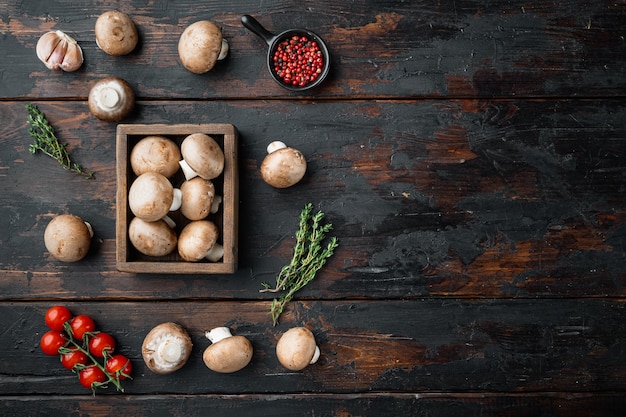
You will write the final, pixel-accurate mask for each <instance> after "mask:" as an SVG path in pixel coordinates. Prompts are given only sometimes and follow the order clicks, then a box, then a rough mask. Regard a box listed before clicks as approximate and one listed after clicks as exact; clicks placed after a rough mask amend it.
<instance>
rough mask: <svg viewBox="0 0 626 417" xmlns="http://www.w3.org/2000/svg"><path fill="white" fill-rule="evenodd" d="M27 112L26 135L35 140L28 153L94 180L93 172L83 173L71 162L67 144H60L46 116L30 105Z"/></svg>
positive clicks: (83, 171)
mask: <svg viewBox="0 0 626 417" xmlns="http://www.w3.org/2000/svg"><path fill="white" fill-rule="evenodd" d="M26 110H28V119H27V122H28V124H29V125H30V127H29V128H28V133H30V135H31V136H32V137H33V138H34V139H35V141H34V142H33V143H31V144H30V145H29V146H28V152H30V153H31V154H33V155H34V154H36V153H37V152H41V153H43V154H45V155H48V156H49V157H51V158H53V159H55V160H56V161H57V162H58V163H59V164H60V165H61V166H62V167H63V169H65V170H68V171H72V172H75V173H77V174H80V175H82V176H84V177H86V178H88V179H92V178H94V172H93V171H85V170H84V169H83V167H81V166H80V165H78V164H77V163H74V162H72V160H71V158H70V154H69V153H68V151H67V149H66V148H67V144H62V143H60V142H59V139H58V138H57V137H56V135H55V133H54V128H53V127H52V125H51V124H50V122H48V119H46V116H45V115H44V114H43V113H42V112H41V110H39V109H38V108H37V106H34V105H32V104H27V105H26Z"/></svg>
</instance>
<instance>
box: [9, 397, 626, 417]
mask: <svg viewBox="0 0 626 417" xmlns="http://www.w3.org/2000/svg"><path fill="white" fill-rule="evenodd" d="M120 404H123V406H121V407H120ZM625 405H626V402H625V400H624V398H623V397H622V396H620V395H618V394H592V395H590V394H576V393H566V394H556V393H547V394H541V393H531V394H522V395H519V394H506V395H497V396H496V395H490V394H482V393H480V394H473V393H469V394H455V395H450V394H441V393H409V394H402V393H366V394H359V395H352V394H342V395H337V394H335V395H325V394H296V395H285V394H281V395H272V396H266V395H193V396H188V395H155V396H119V397H117V396H116V397H114V396H109V395H107V396H100V397H97V398H93V397H89V396H84V395H83V396H63V397H55V396H51V397H30V396H22V397H4V398H3V401H2V402H1V403H0V411H1V412H2V415H3V416H6V417H22V416H24V415H27V414H29V413H30V414H37V415H44V414H45V415H72V414H74V413H77V412H78V411H79V410H80V412H82V413H85V414H89V415H90V416H93V417H107V416H110V415H112V414H117V413H119V412H120V408H121V410H122V411H123V412H126V413H128V414H127V415H133V416H138V417H140V416H154V417H161V416H163V417H165V416H172V415H209V414H210V415H215V416H222V417H238V416H242V415H245V416H251V417H255V416H258V417H265V416H269V415H271V416H276V417H291V416H293V414H294V412H298V413H300V414H301V415H315V416H324V417H330V416H334V417H350V416H361V417H366V416H371V417H378V416H384V415H395V416H401V415H407V416H415V415H429V416H447V417H502V416H505V417H523V416H528V415H550V416H555V417H613V416H615V417H618V416H621V415H623V410H624V406H625Z"/></svg>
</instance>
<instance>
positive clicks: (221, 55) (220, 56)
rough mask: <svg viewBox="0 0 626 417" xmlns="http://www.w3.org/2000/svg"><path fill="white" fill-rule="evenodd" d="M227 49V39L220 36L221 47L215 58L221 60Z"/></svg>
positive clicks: (224, 56)
mask: <svg viewBox="0 0 626 417" xmlns="http://www.w3.org/2000/svg"><path fill="white" fill-rule="evenodd" d="M229 50H230V46H229V45H228V41H227V40H226V39H223V38H222V49H221V50H220V54H219V55H218V56H217V60H218V61H221V60H222V59H224V58H226V56H227V55H228V51H229Z"/></svg>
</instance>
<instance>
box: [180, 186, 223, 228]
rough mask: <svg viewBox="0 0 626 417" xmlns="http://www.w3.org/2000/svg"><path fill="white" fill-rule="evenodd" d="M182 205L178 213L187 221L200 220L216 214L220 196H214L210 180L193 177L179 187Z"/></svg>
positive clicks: (213, 187)
mask: <svg viewBox="0 0 626 417" xmlns="http://www.w3.org/2000/svg"><path fill="white" fill-rule="evenodd" d="M180 192H181V193H182V204H181V205H180V212H181V213H182V214H183V216H185V217H186V218H187V219H189V220H202V219H204V218H205V217H206V216H208V215H209V213H217V210H218V209H219V204H220V203H221V200H222V199H221V196H216V195H215V186H214V185H213V182H211V180H205V179H204V178H200V177H195V178H192V179H190V180H188V181H185V182H183V184H182V185H181V186H180Z"/></svg>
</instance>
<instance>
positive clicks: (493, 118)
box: [0, 0, 626, 417]
mask: <svg viewBox="0 0 626 417" xmlns="http://www.w3.org/2000/svg"><path fill="white" fill-rule="evenodd" d="M7 3H8V4H7ZM116 5H117V3H114V2H103V1H81V2H72V1H62V0H48V1H28V2H4V3H3V4H0V34H1V35H2V37H1V40H0V56H1V57H2V59H1V60H0V121H1V125H0V144H1V147H0V181H1V182H0V187H1V188H0V233H1V235H0V294H1V295H0V297H1V301H0V329H2V337H1V338H0V357H1V358H2V359H1V361H0V414H1V415H3V416H27V415H33V416H34V415H38V416H43V415H91V416H109V415H125V416H170V415H185V416H192V415H209V414H211V415H219V416H253V415H256V416H296V415H298V416H302V415H307V416H309V415H310V416H313V415H315V416H331V415H332V416H366V415H367V416H382V415H390V416H399V415H407V416H408V415H430V416H479V415H480V416H522V415H532V416H539V415H541V416H568V417H569V416H598V417H599V416H603V417H604V416H617V415H623V413H624V410H625V409H626V400H625V399H624V398H625V396H626V308H625V305H624V301H625V300H626V298H625V296H626V256H625V245H626V198H625V195H626V169H625V167H626V163H625V162H624V150H625V149H626V147H625V142H624V141H625V140H626V104H625V101H624V98H625V97H626V73H625V72H626V71H625V68H626V40H625V36H626V29H625V28H626V2H625V1H624V0H610V1H609V0H594V1H584V0H575V1H574V0H573V1H566V2H545V1H538V0H534V1H502V0H490V1H472V0H456V1H437V2H418V1H412V2H410V1H378V0H376V1H374V0H370V1H366V0H357V1H351V2H336V1H319V2H307V1H305V2H303V1H269V2H251V1H233V2H216V1H203V2H191V1H177V2H170V1H151V2H142V1H129V2H123V4H120V5H119V7H120V8H121V10H122V11H124V12H126V13H128V14H129V15H131V16H132V18H133V19H134V21H135V22H136V24H137V26H138V29H139V33H140V45H139V47H138V49H137V50H136V51H135V52H133V53H131V54H130V55H128V56H124V57H111V56H108V55H105V54H104V53H103V52H102V51H100V50H99V49H98V48H97V46H96V43H95V40H94V30H93V28H94V23H95V20H96V18H97V17H98V16H99V15H100V14H101V13H102V12H104V11H106V10H109V9H110V8H111V7H116ZM243 14H250V15H253V16H255V17H257V18H258V19H259V21H260V22H261V23H262V24H264V25H265V26H266V27H267V28H268V29H269V30H271V31H273V32H276V33H277V32H280V31H283V30H286V29H290V28H293V27H306V28H309V29H311V30H313V31H315V32H317V33H318V34H319V35H321V36H322V37H323V38H324V39H325V40H326V41H327V43H328V45H329V47H330V49H331V53H332V60H333V67H332V73H331V75H330V77H329V79H328V80H327V81H326V82H325V83H324V85H323V86H322V87H321V88H319V89H317V90H314V91H311V92H310V93H307V94H298V93H291V92H288V91H286V90H284V89H282V88H281V87H280V86H278V85H277V84H276V83H274V81H272V80H271V79H270V77H269V74H268V72H267V71H266V68H265V63H264V62H265V61H264V60H265V55H266V45H265V44H264V42H263V41H262V40H261V39H259V38H258V37H256V36H255V35H253V34H252V33H251V32H249V31H248V30H246V29H245V28H244V27H243V26H242V25H241V23H240V18H241V16H242V15H243ZM199 19H210V20H213V21H215V22H216V23H218V24H219V25H220V26H221V27H222V28H223V32H224V34H225V36H226V37H227V38H228V40H229V41H230V45H231V52H230V55H229V57H228V58H227V59H226V60H225V61H224V62H222V63H220V64H218V66H217V67H216V68H215V69H214V70H212V71H211V72H210V73H208V74H205V75H194V74H191V73H190V72H188V71H186V70H185V69H183V67H182V66H181V65H180V63H179V61H178V56H177V53H176V45H177V42H178V37H179V35H180V33H181V32H182V30H183V28H184V27H186V26H187V25H188V24H190V23H192V22H194V21H196V20H199ZM56 29H59V30H63V31H66V32H67V33H69V34H71V35H72V36H74V37H75V38H76V39H77V41H78V43H79V44H80V46H81V47H82V48H83V51H84V55H85V63H84V65H83V67H82V68H81V69H80V70H79V71H77V72H75V73H62V72H53V71H50V70H48V69H46V68H45V67H44V66H43V64H42V63H41V62H40V61H39V60H38V59H37V57H36V54H35V45H36V42H37V40H38V38H39V37H40V36H41V35H42V34H43V33H45V32H46V31H48V30H56ZM105 76H118V77H121V78H124V79H125V80H127V81H128V82H129V83H130V84H131V85H132V87H133V88H134V89H135V92H136V94H137V98H138V103H137V107H136V110H135V111H134V113H133V114H132V115H131V116H130V117H128V118H127V119H125V120H124V122H125V123H169V124H172V123H232V124H233V125H235V126H236V127H237V129H238V131H239V135H240V136H239V161H238V163H239V173H240V184H239V185H240V196H239V197H240V198H239V205H240V213H239V214H240V217H239V268H238V271H237V272H236V273H235V274H233V275H158V274H154V275H153V274H150V275H145V274H130V273H121V272H118V271H117V270H116V263H115V229H116V225H115V211H116V171H115V166H116V165H115V164H116V161H115V132H116V124H114V123H106V122H102V121H99V120H97V119H95V118H94V117H93V116H92V115H91V114H90V113H89V110H88V106H87V101H86V99H87V94H88V92H89V88H90V85H91V84H93V83H94V82H95V81H96V80H98V79H101V78H103V77H105ZM29 103H33V104H36V105H37V106H38V107H39V108H40V109H41V110H42V111H43V112H44V113H45V114H46V116H47V117H48V119H49V120H50V122H51V123H52V124H53V125H54V127H55V128H56V131H57V134H58V136H59V138H60V139H61V140H62V141H63V142H65V143H67V145H68V149H69V151H70V153H71V155H72V156H73V158H74V159H75V160H76V161H77V162H79V163H80V164H82V165H83V166H85V167H87V168H89V169H92V170H94V171H95V173H96V178H95V179H94V180H86V179H84V178H82V177H80V176H78V175H75V174H72V173H69V172H66V171H63V170H62V169H61V168H60V167H59V166H58V164H56V162H54V161H53V160H52V159H50V158H47V157H45V156H41V155H31V154H29V152H28V146H29V144H30V143H31V141H32V140H31V138H30V136H29V134H28V126H27V124H26V116H27V112H26V109H25V105H26V104H29ZM275 139H279V140H283V141H285V142H287V143H288V144H289V145H291V146H294V147H296V148H299V149H300V150H301V151H302V152H303V153H304V154H305V155H306V157H307V160H308V163H309V169H308V172H307V175H306V177H305V179H304V180H303V181H302V182H301V183H300V184H298V185H296V186H295V187H293V188H290V189H285V190H276V189H272V188H270V187H269V186H267V185H265V183H263V182H262V180H261V179H260V175H259V172H258V168H259V165H260V162H261V160H262V158H263V156H264V154H265V146H266V145H267V144H268V143H269V142H270V141H272V140H275ZM307 202H311V203H313V204H314V206H315V208H316V209H317V210H322V211H323V212H324V213H326V217H327V219H328V220H329V221H330V222H332V223H333V224H334V225H335V228H334V234H335V235H336V236H337V237H338V238H339V242H340V247H339V248H338V250H337V252H336V253H335V256H334V257H333V258H331V260H330V262H329V263H328V264H327V265H326V266H325V267H324V269H323V270H322V271H321V272H320V274H319V275H318V277H317V278H316V279H315V280H314V281H313V282H312V283H310V284H309V285H308V286H307V287H305V288H304V289H303V290H302V291H300V292H299V293H297V295H296V297H295V299H294V301H293V302H292V303H290V304H289V306H288V308H287V311H286V312H285V313H284V314H283V316H282V317H281V320H280V323H279V325H277V326H276V327H274V326H272V323H271V320H270V318H269V316H268V314H267V313H268V311H269V303H270V301H271V298H272V295H271V294H265V293H259V289H260V288H261V284H262V282H264V281H267V282H272V280H273V279H274V278H275V276H276V274H277V272H278V270H279V269H280V267H281V266H282V265H284V264H285V263H286V262H287V261H288V259H289V258H290V255H291V250H292V248H293V244H294V233H295V230H296V227H297V216H298V214H299V212H300V210H301V209H302V207H303V206H304V205H305V204H306V203H307ZM60 213H73V214H76V215H79V216H81V217H83V218H85V219H86V220H88V221H89V222H90V223H91V224H92V225H93V228H94V230H95V238H94V244H93V247H92V249H91V251H90V253H89V254H88V256H87V257H86V258H85V259H84V260H82V261H80V262H78V263H75V264H67V263H61V262H59V261H56V260H54V259H53V258H52V257H51V256H50V255H49V254H48V253H47V251H46V249H45V247H44V244H43V233H44V230H45V227H46V225H47V224H48V222H49V221H50V219H51V218H52V217H53V216H55V215H57V214H60ZM56 304H62V305H66V306H68V307H69V308H70V309H71V310H72V311H73V312H74V313H75V314H89V315H91V316H92V317H93V318H94V320H95V321H96V323H97V324H98V326H99V327H100V328H102V329H103V330H104V329H106V330H107V331H108V332H110V333H112V334H113V335H114V336H115V337H116V340H117V342H118V346H119V347H118V351H120V352H121V353H124V354H126V355H128V356H129V357H130V358H132V361H133V364H134V367H135V371H134V373H133V375H134V379H133V380H132V381H127V382H126V383H125V384H124V386H125V392H124V393H118V392H116V391H115V389H113V388H112V387H109V388H108V389H107V390H104V391H101V392H99V393H98V394H97V395H96V396H92V395H91V392H89V391H88V390H85V389H84V388H82V387H81V386H80V385H79V384H78V381H77V380H76V377H75V376H74V375H73V374H71V373H70V372H69V371H67V370H65V369H63V368H62V367H61V365H60V364H59V363H58V361H57V360H56V359H55V358H53V357H49V356H45V355H44V354H43V353H41V351H40V349H39V339H40V337H41V335H42V334H43V333H44V332H45V331H46V327H45V325H44V322H43V315H44V313H45V311H46V310H47V309H48V308H49V307H50V306H52V305H56ZM165 321H174V322H177V323H180V324H181V325H183V326H184V327H185V328H186V329H187V330H188V331H189V333H190V334H191V337H192V339H193V342H194V345H195V347H194V351H193V353H192V356H191V358H190V360H189V362H188V363H187V365H186V366H185V367H184V368H183V369H182V370H180V371H178V372H177V373H174V374H172V375H169V376H159V375H155V374H153V373H151V372H150V371H149V370H148V369H147V367H146V366H145V364H144V363H143V361H142V359H141V342H142V340H143V337H144V336H145V334H146V333H147V332H148V331H149V330H150V329H151V328H152V327H153V326H154V325H156V324H158V323H161V322H165ZM222 325H227V326H230V327H231V328H233V329H234V330H235V331H236V333H237V334H240V335H244V336H247V337H248V338H249V339H250V340H251V341H252V343H253V345H254V348H255V353H254V357H253V359H252V362H251V364H250V365H249V366H248V367H246V368H245V369H244V370H242V371H240V372H238V373H235V374H230V375H222V374H217V373H214V372H212V371H210V370H208V369H207V368H205V366H204V364H203V363H202V355H201V352H202V351H203V350H204V348H205V347H206V346H208V344H209V343H208V341H207V340H206V339H205V338H204V332H205V331H206V330H208V329H210V328H212V327H215V326H222ZM293 326H306V327H308V328H310V329H311V330H312V331H313V333H314V334H315V335H316V337H317V339H318V342H319V345H320V347H321V351H322V354H321V358H320V360H319V362H318V363H317V364H315V365H313V366H310V367H309V368H307V369H305V370H304V371H300V372H288V371H286V370H285V369H284V368H282V367H281V366H280V364H279V363H278V361H277V359H276V357H275V354H274V346H275V344H276V341H277V339H278V337H279V336H280V335H281V334H282V333H283V332H284V331H286V330H287V329H288V328H290V327H293Z"/></svg>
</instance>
